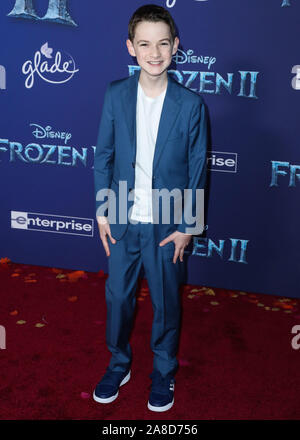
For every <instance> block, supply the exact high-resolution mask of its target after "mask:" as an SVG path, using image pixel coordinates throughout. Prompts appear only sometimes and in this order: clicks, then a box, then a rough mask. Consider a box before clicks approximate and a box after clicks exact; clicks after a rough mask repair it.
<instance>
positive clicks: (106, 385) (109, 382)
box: [93, 367, 130, 403]
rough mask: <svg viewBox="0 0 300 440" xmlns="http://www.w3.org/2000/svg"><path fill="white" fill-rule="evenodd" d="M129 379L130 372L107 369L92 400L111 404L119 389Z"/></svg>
mask: <svg viewBox="0 0 300 440" xmlns="http://www.w3.org/2000/svg"><path fill="white" fill-rule="evenodd" d="M129 379H130V370H127V371H126V372H125V373H124V372H122V371H112V370H110V368H109V367H107V368H106V372H105V374H104V376H103V377H102V379H101V380H100V382H99V383H98V385H97V386H96V388H95V390H94V393H93V398H94V400H95V401H96V402H99V403H110V402H113V401H114V400H115V399H116V398H117V397H118V394H119V387H120V386H122V385H124V384H125V383H127V382H128V381H129Z"/></svg>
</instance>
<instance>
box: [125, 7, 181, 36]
mask: <svg viewBox="0 0 300 440" xmlns="http://www.w3.org/2000/svg"><path fill="white" fill-rule="evenodd" d="M141 21H152V22H157V21H164V22H165V23H167V24H168V25H169V28H170V32H171V38H172V41H173V42H174V39H175V37H176V36H177V32H176V27H175V23H174V20H173V18H172V16H171V14H170V13H169V11H167V10H166V9H165V8H163V7H162V6H158V5H153V4H149V5H144V6H141V7H140V8H138V9H137V10H136V11H135V12H134V13H133V15H132V17H131V19H130V21H129V24H128V38H129V40H130V41H131V42H133V39H134V35H135V29H136V26H137V24H138V23H140V22H141Z"/></svg>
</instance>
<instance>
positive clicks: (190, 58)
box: [173, 49, 216, 69]
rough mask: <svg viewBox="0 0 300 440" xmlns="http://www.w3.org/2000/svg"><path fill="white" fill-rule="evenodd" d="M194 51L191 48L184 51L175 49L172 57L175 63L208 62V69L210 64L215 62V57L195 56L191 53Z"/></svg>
mask: <svg viewBox="0 0 300 440" xmlns="http://www.w3.org/2000/svg"><path fill="white" fill-rule="evenodd" d="M193 53H194V51H193V50H192V49H189V50H187V51H186V52H184V51H183V50H181V49H177V52H176V54H175V55H174V56H173V59H174V61H175V63H176V64H184V63H202V64H208V69H210V67H211V65H212V64H214V63H215V62H216V58H215V57H209V56H205V57H204V56H202V55H200V56H197V55H193Z"/></svg>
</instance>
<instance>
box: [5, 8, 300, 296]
mask: <svg viewBox="0 0 300 440" xmlns="http://www.w3.org/2000/svg"><path fill="white" fill-rule="evenodd" d="M146 3H148V2H147V1H146V2H145V1H138V0H130V2H129V1H128V2H126V1H123V0H114V1H105V0H103V1H97V0H90V1H86V2H84V1H76V0H69V1H67V0H2V1H1V3H0V29H1V31H0V32H1V49H0V114H1V117H0V170H1V172H0V184H1V218H0V222H1V223H0V226H1V229H0V236H1V245H0V246H1V248H0V257H1V258H4V257H8V258H10V259H11V260H12V261H14V262H18V263H27V264H36V265H42V266H50V267H60V268H66V269H81V270H87V271H99V270H100V269H103V270H104V271H107V257H106V255H105V252H104V249H103V247H102V244H101V241H100V238H99V233H98V227H97V223H96V219H95V203H94V181H93V159H94V152H95V147H96V142H97V134H98V126H99V122H100V117H101V109H102V105H103V97H104V92H105V90H106V87H107V84H108V82H110V81H112V80H115V79H119V78H124V77H126V76H129V75H132V74H133V73H134V71H135V69H137V68H138V66H137V63H136V60H135V58H132V57H131V56H130V55H129V54H128V51H127V47H126V39H127V35H128V34H127V29H128V22H129V19H130V17H131V15H132V14H133V12H134V11H135V10H136V9H137V8H138V7H139V6H141V5H143V4H146ZM149 3H150V2H149ZM152 3H155V4H158V5H161V6H164V7H165V8H168V10H169V11H170V13H171V14H172V16H173V17H174V20H175V22H176V25H177V28H178V32H179V34H178V35H179V39H180V46H179V47H180V48H179V50H178V52H177V54H176V55H175V56H174V57H173V61H172V64H171V65H170V68H169V71H170V73H171V74H172V76H173V77H174V78H175V79H176V80H177V81H178V82H180V83H182V84H184V85H185V86H186V87H188V88H190V89H191V90H194V91H196V92H197V93H199V94H201V95H202V96H203V98H204V100H205V102H206V104H207V106H208V109H209V118H210V144H209V151H208V156H207V165H208V170H209V171H208V182H207V191H206V196H205V231H204V232H203V234H202V235H201V236H196V237H194V238H193V243H192V246H191V250H190V258H188V279H187V282H189V283H193V284H200V285H205V286H212V287H224V288H227V289H233V290H236V289H237V290H243V291H251V292H260V293H266V294H275V295H284V296H290V297H300V288H299V286H300V275H299V274H300V264H299V263H300V232H299V201H300V197H299V195H300V192H299V188H300V140H299V124H300V105H299V103H300V50H299V40H300V24H299V23H300V1H298V0H264V1H261V0H244V1H238V0H160V1H153V2H152Z"/></svg>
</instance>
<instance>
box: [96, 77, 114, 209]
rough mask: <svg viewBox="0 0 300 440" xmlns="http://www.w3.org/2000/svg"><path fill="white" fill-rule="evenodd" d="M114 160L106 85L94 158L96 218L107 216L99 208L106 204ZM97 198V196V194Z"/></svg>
mask: <svg viewBox="0 0 300 440" xmlns="http://www.w3.org/2000/svg"><path fill="white" fill-rule="evenodd" d="M113 160H114V118H113V111H112V102H111V84H109V85H108V87H107V89H106V92H105V95H104V101H103V107H102V115H101V120H100V125H99V130H98V138H97V144H96V150H95V158H94V188H95V201H96V216H97V215H101V216H103V215H105V216H107V212H108V210H107V208H106V210H105V211H104V212H102V213H101V212H100V211H99V208H100V207H101V206H102V205H103V204H104V203H106V204H107V201H105V199H106V197H104V196H103V195H105V194H106V195H107V194H108V189H109V188H110V186H111V181H112V172H113ZM100 190H102V191H101V192H102V195H101V200H97V193H98V192H99V191H100ZM98 196H99V194H98Z"/></svg>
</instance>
